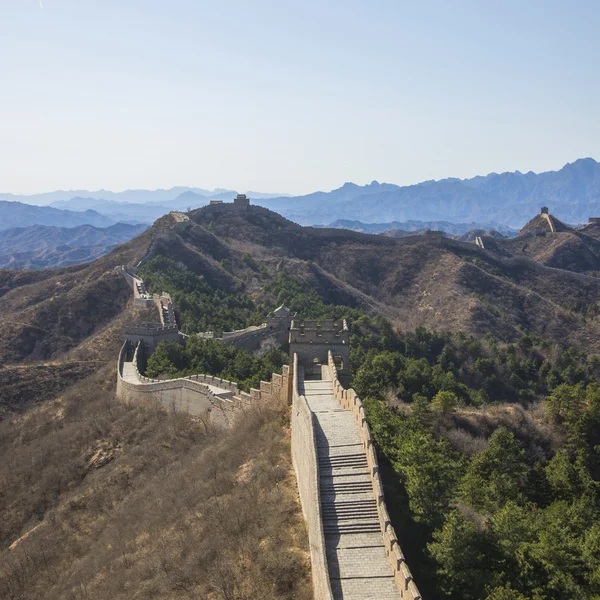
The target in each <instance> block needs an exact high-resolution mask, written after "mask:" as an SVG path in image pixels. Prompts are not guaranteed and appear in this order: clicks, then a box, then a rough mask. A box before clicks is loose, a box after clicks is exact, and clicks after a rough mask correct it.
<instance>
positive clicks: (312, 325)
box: [290, 319, 350, 377]
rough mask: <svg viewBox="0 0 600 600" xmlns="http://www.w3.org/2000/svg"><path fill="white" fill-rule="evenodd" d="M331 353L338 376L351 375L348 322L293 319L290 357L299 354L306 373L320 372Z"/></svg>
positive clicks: (300, 362)
mask: <svg viewBox="0 0 600 600" xmlns="http://www.w3.org/2000/svg"><path fill="white" fill-rule="evenodd" d="M329 351H331V353H332V354H333V358H334V360H335V362H336V366H337V370H338V374H339V375H340V376H342V377H344V376H349V375H350V332H349V331H348V325H347V323H346V321H345V320H342V321H336V320H334V319H323V320H322V321H321V323H320V324H318V323H317V321H309V320H305V321H304V322H300V321H297V320H296V319H294V320H293V321H292V324H291V327H290V356H291V357H292V358H293V356H294V354H297V355H298V363H299V364H301V365H302V366H303V367H304V372H305V373H306V374H309V373H313V372H316V373H315V374H320V373H321V365H326V364H327V361H328V355H329Z"/></svg>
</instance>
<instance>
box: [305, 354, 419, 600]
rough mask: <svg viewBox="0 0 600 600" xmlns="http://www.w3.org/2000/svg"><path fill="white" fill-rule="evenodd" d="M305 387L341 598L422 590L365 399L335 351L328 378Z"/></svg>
mask: <svg viewBox="0 0 600 600" xmlns="http://www.w3.org/2000/svg"><path fill="white" fill-rule="evenodd" d="M298 385H299V394H300V395H301V396H302V397H305V398H306V402H307V405H308V407H309V409H310V410H311V413H312V415H313V416H314V421H315V438H316V444H317V459H318V473H319V499H320V508H321V513H322V514H321V519H322V524H323V534H324V543H325V550H326V560H327V569H328V576H329V581H330V584H331V590H332V594H333V598H335V599H336V600H338V599H344V600H355V599H356V600H358V599H360V600H365V599H373V600H375V599H379V600H386V599H399V598H402V599H410V600H417V599H419V598H421V595H420V593H419V590H418V588H417V586H416V585H415V584H414V582H413V581H412V575H411V573H410V570H409V568H408V566H407V565H406V562H405V560H404V556H403V554H402V551H401V550H400V545H399V543H398V540H397V538H396V534H395V532H394V529H393V528H392V526H391V522H390V519H389V516H388V513H387V509H386V507H385V499H384V496H383V489H382V486H381V481H380V478H379V469H378V465H377V458H376V456H375V452H374V450H373V447H372V442H371V434H370V431H369V428H368V425H367V423H366V419H365V414H364V409H363V407H362V403H361V402H360V399H359V398H358V396H356V393H355V392H354V390H345V389H344V388H343V387H342V386H341V384H340V382H339V380H338V378H337V371H336V367H335V364H334V361H333V356H332V355H331V353H330V354H329V364H328V365H326V366H323V367H322V377H321V379H320V380H319V379H302V380H300V381H299V383H298Z"/></svg>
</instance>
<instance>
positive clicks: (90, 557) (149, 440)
mask: <svg viewBox="0 0 600 600" xmlns="http://www.w3.org/2000/svg"><path fill="white" fill-rule="evenodd" d="M109 374H110V375H112V371H111V370H110V369H108V368H107V369H106V370H101V371H100V372H98V373H97V374H95V375H93V376H92V377H90V378H88V379H87V380H85V381H83V382H81V383H79V384H76V385H75V386H73V387H72V388H71V389H70V390H69V391H68V392H67V393H66V394H65V395H64V396H63V397H62V398H60V399H59V400H57V401H55V402H51V403H47V404H45V405H44V406H41V407H38V408H34V409H32V410H30V411H28V413H26V414H25V415H20V416H14V417H12V418H10V419H6V420H5V421H4V422H2V423H0V453H1V455H2V456H3V461H2V463H1V464H0V545H1V548H2V550H1V551H0V597H1V598H7V599H12V598H15V599H16V598H31V599H34V598H44V599H53V598H61V599H63V598H64V599H71V598H73V599H74V598H94V599H102V598H111V599H112V598H137V597H144V598H177V597H185V598H214V599H221V598H222V599H224V600H228V599H233V598H236V599H242V598H248V599H249V598H258V597H260V598H267V599H269V598H273V599H275V598H299V599H301V598H307V599H308V598H310V597H311V584H310V564H309V559H308V558H307V553H306V548H307V545H308V543H307V539H306V533H305V528H304V523H303V521H302V516H301V512H300V508H299V504H298V500H297V492H296V485H295V480H294V477H293V473H292V469H291V464H290V452H289V436H288V433H289V432H288V407H287V406H281V405H279V404H273V405H261V406H257V407H255V408H254V409H253V410H251V411H249V412H248V413H247V414H246V415H245V418H244V419H243V420H241V421H240V423H239V424H238V425H236V426H235V427H234V428H233V429H231V430H219V429H217V428H215V427H210V426H207V425H206V423H203V422H202V421H200V420H197V419H193V418H191V417H189V416H188V415H185V414H181V413H167V412H165V411H164V410H163V409H161V408H159V407H140V406H124V405H122V404H119V403H116V402H115V401H114V390H113V387H114V385H113V384H112V382H110V379H112V378H110V379H109V378H108V375H109ZM107 380H108V382H107ZM40 523H43V524H44V525H43V526H41V527H37V526H38V525H39V524H40ZM36 527H37V528H36ZM34 528H35V529H34ZM19 538H22V539H21V540H20V541H19V543H18V544H16V545H14V546H13V549H12V550H10V549H9V547H10V546H11V544H13V543H14V542H15V541H16V540H18V539H19Z"/></svg>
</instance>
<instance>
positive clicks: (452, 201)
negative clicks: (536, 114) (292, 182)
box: [260, 158, 600, 227]
mask: <svg viewBox="0 0 600 600" xmlns="http://www.w3.org/2000/svg"><path fill="white" fill-rule="evenodd" d="M260 204H261V205H262V206H265V207H267V208H270V209H271V210H274V211H276V212H279V213H280V214H282V215H283V216H285V217H286V218H288V219H291V220H292V221H295V222H297V223H300V224H303V225H308V224H327V223H331V222H332V221H333V220H334V219H354V220H359V221H363V222H365V223H371V222H379V223H380V222H384V221H394V220H395V221H406V220H411V219H412V220H421V221H435V220H445V221H452V222H455V223H457V222H476V223H479V224H481V225H484V224H485V225H487V224H493V223H499V224H501V225H506V226H509V227H520V226H522V225H523V224H524V222H525V220H526V219H525V217H524V215H527V214H531V213H532V212H536V211H538V210H539V208H540V206H542V205H549V206H551V208H552V210H553V212H554V214H556V216H557V217H558V218H560V219H562V220H564V221H567V222H569V223H582V222H585V221H587V219H588V217H589V216H592V215H595V214H597V213H598V214H600V164H599V163H597V162H596V161H595V160H594V159H592V158H582V159H579V160H576V161H575V162H573V163H568V164H566V165H565V166H564V167H563V168H562V169H560V170H559V171H548V172H546V173H539V174H536V173H533V172H529V173H525V174H523V173H520V172H519V171H516V172H514V173H502V174H497V173H490V174H489V175H487V176H485V177H482V176H478V177H473V178H471V179H462V180H461V179H456V178H449V179H442V180H440V181H424V182H422V183H419V184H417V185H411V186H404V187H401V186H397V185H393V184H390V183H378V182H377V181H373V182H372V183H370V184H368V185H365V186H358V185H356V184H354V183H345V184H344V185H343V186H342V187H341V188H338V189H337V190H333V191H331V192H315V193H314V194H308V195H306V196H297V197H292V198H276V199H272V200H265V201H261V202H260Z"/></svg>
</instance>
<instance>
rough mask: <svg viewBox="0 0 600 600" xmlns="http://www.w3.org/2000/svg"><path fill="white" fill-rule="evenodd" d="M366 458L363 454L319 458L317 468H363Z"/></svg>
mask: <svg viewBox="0 0 600 600" xmlns="http://www.w3.org/2000/svg"><path fill="white" fill-rule="evenodd" d="M367 464H368V463H367V457H366V456H365V455H364V454H354V455H343V454H342V455H339V456H319V466H323V467H333V468H335V467H343V466H355V465H356V466H365V465H367Z"/></svg>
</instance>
